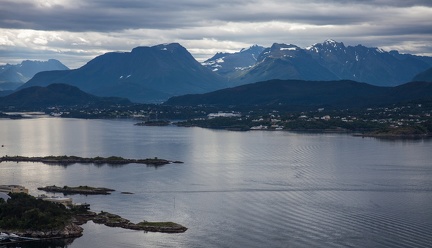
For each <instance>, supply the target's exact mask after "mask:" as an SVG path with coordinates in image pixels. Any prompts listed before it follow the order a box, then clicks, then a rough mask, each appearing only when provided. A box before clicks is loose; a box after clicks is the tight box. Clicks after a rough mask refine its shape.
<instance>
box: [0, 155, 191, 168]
mask: <svg viewBox="0 0 432 248" xmlns="http://www.w3.org/2000/svg"><path fill="white" fill-rule="evenodd" d="M1 162H40V163H45V164H60V165H70V164H77V163H81V164H110V165H124V164H132V163H135V164H146V165H153V166H161V165H166V164H171V163H183V162H181V161H169V160H166V159H159V158H146V159H127V158H122V157H116V156H111V157H106V158H104V157H94V158H82V157H77V156H46V157H24V156H7V155H6V156H3V157H0V163H1Z"/></svg>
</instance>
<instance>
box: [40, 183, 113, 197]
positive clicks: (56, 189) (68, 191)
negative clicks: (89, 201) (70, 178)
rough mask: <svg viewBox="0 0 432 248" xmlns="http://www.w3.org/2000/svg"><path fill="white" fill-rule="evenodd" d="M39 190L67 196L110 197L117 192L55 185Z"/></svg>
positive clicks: (88, 187) (105, 189) (106, 189)
mask: <svg viewBox="0 0 432 248" xmlns="http://www.w3.org/2000/svg"><path fill="white" fill-rule="evenodd" d="M37 189H38V190H43V191H46V192H54V193H63V194H65V195H73V194H81V195H109V194H111V192H113V191H115V190H114V189H108V188H95V187H90V186H78V187H69V186H63V187H58V186H55V185H52V186H46V187H39V188H37Z"/></svg>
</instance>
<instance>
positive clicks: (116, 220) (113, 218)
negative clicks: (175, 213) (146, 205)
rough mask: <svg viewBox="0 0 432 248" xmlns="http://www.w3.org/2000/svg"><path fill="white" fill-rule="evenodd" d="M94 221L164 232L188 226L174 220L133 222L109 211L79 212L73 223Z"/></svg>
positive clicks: (179, 231)
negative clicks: (97, 212)
mask: <svg viewBox="0 0 432 248" xmlns="http://www.w3.org/2000/svg"><path fill="white" fill-rule="evenodd" d="M90 220H91V221H93V222H94V223H96V224H103V225H105V226H109V227H120V228H124V229H129V230H139V231H145V232H162V233H183V232H186V230H187V228H186V227H184V226H182V225H180V224H177V223H174V222H147V221H142V222H139V223H136V224H135V223H132V222H130V220H127V219H125V218H122V217H121V216H119V215H116V214H111V213H108V212H104V211H102V212H100V213H99V214H96V213H95V212H91V211H87V212H86V213H83V214H77V215H75V216H74V218H73V223H75V224H77V225H83V224H85V223H87V221H90Z"/></svg>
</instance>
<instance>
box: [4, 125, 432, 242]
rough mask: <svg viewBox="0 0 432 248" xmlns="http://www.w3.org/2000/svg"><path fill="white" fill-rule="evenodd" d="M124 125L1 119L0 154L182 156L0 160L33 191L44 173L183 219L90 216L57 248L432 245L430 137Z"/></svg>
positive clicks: (124, 204) (128, 211) (10, 178)
mask: <svg viewBox="0 0 432 248" xmlns="http://www.w3.org/2000/svg"><path fill="white" fill-rule="evenodd" d="M133 124H134V122H133V121H130V120H116V121H113V120H78V119H55V118H41V119H30V120H0V143H1V144H2V145H4V147H1V148H0V155H2V156H3V155H10V156H12V155H23V156H46V155H76V156H81V157H93V156H112V155H116V156H123V157H127V158H147V157H159V158H165V159H170V160H181V161H184V164H171V165H166V166H162V167H158V168H154V167H149V166H145V165H137V164H130V165H124V166H116V167H113V166H107V165H104V166H95V165H89V164H75V165H71V166H68V167H63V166H54V165H45V164H39V163H5V162H3V163H1V164H0V184H20V185H24V186H26V187H27V188H29V189H30V191H31V194H33V195H38V194H42V193H44V192H41V191H38V190H37V189H36V188H37V187H40V186H46V185H53V184H55V185H59V186H63V185H69V186H78V185H89V186H98V187H109V188H113V189H115V190H116V192H114V193H113V194H112V195H103V196H87V197H85V196H73V199H74V202H87V203H90V204H91V208H92V210H94V211H100V210H105V211H108V212H112V213H115V214H119V215H121V216H123V217H125V218H128V219H130V220H131V221H133V222H139V221H142V220H148V221H174V222H177V223H180V224H182V225H184V226H186V227H188V228H189V229H188V230H187V231H186V232H185V233H181V234H163V233H144V232H140V231H131V230H125V229H121V228H109V227H105V226H103V225H97V224H94V223H92V222H89V223H88V224H86V225H84V226H83V227H84V235H83V236H82V237H81V238H78V239H75V240H73V241H72V243H70V242H69V243H70V244H68V245H66V246H67V247H431V246H432V142H431V141H427V140H418V141H382V140H377V139H373V138H359V137H352V136H350V135H343V134H296V133H289V132H269V131H256V132H231V131H215V130H207V129H201V128H179V127H174V126H168V127H143V126H134V125H133ZM122 191H129V192H133V193H134V194H133V195H125V194H121V193H120V192H122ZM21 247H54V245H50V244H33V246H31V245H28V246H25V245H22V246H21ZM60 247H61V246H60Z"/></svg>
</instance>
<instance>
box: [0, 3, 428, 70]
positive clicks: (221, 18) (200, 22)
mask: <svg viewBox="0 0 432 248" xmlns="http://www.w3.org/2000/svg"><path fill="white" fill-rule="evenodd" d="M330 38H331V39H334V40H336V41H338V42H344V44H345V45H357V44H363V45H366V46H370V47H380V48H382V49H384V50H387V51H389V50H393V49H395V50H399V51H400V52H403V53H413V54H419V55H429V56H432V0H308V1H305V0H247V1H246V0H212V1H207V0H181V1H180V0H157V1H147V0H0V64H5V63H11V64H16V63H20V62H21V61H22V60H24V59H31V60H47V59H49V58H55V59H58V60H60V61H62V62H63V63H64V64H65V65H67V66H69V67H70V68H78V67H80V66H82V65H84V64H85V63H86V62H88V61H89V60H91V59H92V58H94V57H96V56H98V55H100V54H103V53H106V52H110V51H130V50H131V49H132V48H134V47H137V46H153V45H157V44H161V43H171V42H178V43H180V44H181V45H183V46H184V47H186V48H187V49H188V50H189V52H191V53H192V55H193V56H194V57H195V58H196V59H197V60H199V61H203V60H204V59H207V58H209V57H211V56H212V55H213V54H215V53H216V52H235V51H239V50H240V49H241V48H245V47H249V46H251V45H253V44H258V45H262V46H271V44H273V43H275V42H276V43H291V44H295V45H298V46H300V47H307V46H309V45H312V44H314V43H320V42H323V41H324V40H326V39H330Z"/></svg>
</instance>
